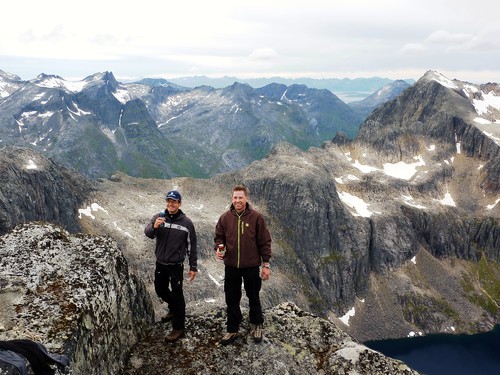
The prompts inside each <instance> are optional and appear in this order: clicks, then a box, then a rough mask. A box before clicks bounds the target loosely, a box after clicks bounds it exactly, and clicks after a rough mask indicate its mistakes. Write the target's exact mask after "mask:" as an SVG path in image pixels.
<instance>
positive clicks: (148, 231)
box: [144, 214, 158, 238]
mask: <svg viewBox="0 0 500 375" xmlns="http://www.w3.org/2000/svg"><path fill="white" fill-rule="evenodd" d="M157 218H158V214H156V215H154V216H153V217H152V218H151V219H150V220H149V221H148V223H147V224H146V228H144V234H145V235H146V236H147V237H149V238H155V237H156V229H155V228H154V226H153V225H154V223H155V221H156V219H157Z"/></svg>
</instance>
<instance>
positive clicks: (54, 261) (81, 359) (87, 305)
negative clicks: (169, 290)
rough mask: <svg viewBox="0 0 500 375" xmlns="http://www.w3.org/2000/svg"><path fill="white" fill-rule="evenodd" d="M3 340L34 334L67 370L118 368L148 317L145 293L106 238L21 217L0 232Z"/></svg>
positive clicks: (86, 373) (87, 374) (83, 374)
mask: <svg viewBox="0 0 500 375" xmlns="http://www.w3.org/2000/svg"><path fill="white" fill-rule="evenodd" d="M0 286H1V290H0V340H12V339H26V338H29V339H32V340H34V341H37V342H40V343H41V344H43V345H45V346H46V347H47V350H48V351H49V352H52V353H59V354H63V355H65V356H67V357H68V358H69V360H70V363H71V364H70V370H71V373H72V374H75V375H76V374H79V375H91V374H95V375H101V374H117V373H118V372H119V370H120V369H121V368H122V367H123V365H124V363H125V360H126V358H127V355H128V353H129V351H130V350H131V348H132V346H133V345H134V344H135V343H136V342H137V341H138V340H139V338H140V337H142V336H143V335H144V333H145V332H146V330H147V329H148V328H149V327H150V325H151V324H152V322H153V319H154V315H153V308H152V303H151V298H150V296H149V293H148V292H147V291H146V288H145V286H144V284H143V282H142V281H140V280H138V279H137V277H135V276H133V275H132V274H130V272H129V270H128V265H127V261H126V260H125V258H124V257H123V254H122V253H121V251H120V249H119V248H118V247H117V245H116V243H115V242H114V241H113V240H112V239H111V238H109V237H96V236H88V235H70V234H69V233H68V232H67V231H65V230H64V229H62V228H61V227H58V226H55V225H53V224H41V223H29V224H28V223H26V224H19V225H18V226H16V227H15V228H14V229H13V230H12V231H11V232H9V233H7V234H5V235H3V236H2V237H0Z"/></svg>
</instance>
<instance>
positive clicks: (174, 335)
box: [165, 329, 184, 342]
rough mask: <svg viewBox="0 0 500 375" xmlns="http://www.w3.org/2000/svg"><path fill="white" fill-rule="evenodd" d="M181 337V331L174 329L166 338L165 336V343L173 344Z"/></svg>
mask: <svg viewBox="0 0 500 375" xmlns="http://www.w3.org/2000/svg"><path fill="white" fill-rule="evenodd" d="M181 337H184V330H183V329H174V330H172V332H170V333H169V334H168V335H167V336H165V341H167V342H174V341H177V340H179V339H180V338H181Z"/></svg>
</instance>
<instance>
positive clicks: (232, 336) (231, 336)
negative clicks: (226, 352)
mask: <svg viewBox="0 0 500 375" xmlns="http://www.w3.org/2000/svg"><path fill="white" fill-rule="evenodd" d="M237 337H238V332H228V333H226V334H225V335H224V336H223V337H222V340H221V341H220V344H221V345H224V346H226V345H229V344H231V343H232V342H233V341H234V340H236V338H237Z"/></svg>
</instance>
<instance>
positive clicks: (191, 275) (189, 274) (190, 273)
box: [188, 271, 197, 281]
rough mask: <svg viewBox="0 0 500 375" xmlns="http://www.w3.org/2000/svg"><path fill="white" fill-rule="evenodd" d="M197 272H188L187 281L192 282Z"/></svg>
mask: <svg viewBox="0 0 500 375" xmlns="http://www.w3.org/2000/svg"><path fill="white" fill-rule="evenodd" d="M196 274H197V272H196V271H189V272H188V280H189V281H193V280H194V278H195V277H196Z"/></svg>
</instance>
